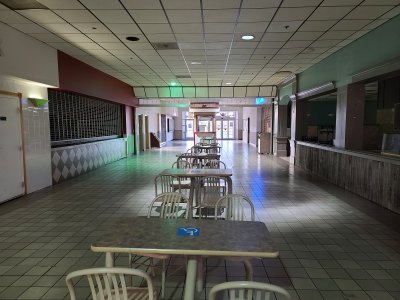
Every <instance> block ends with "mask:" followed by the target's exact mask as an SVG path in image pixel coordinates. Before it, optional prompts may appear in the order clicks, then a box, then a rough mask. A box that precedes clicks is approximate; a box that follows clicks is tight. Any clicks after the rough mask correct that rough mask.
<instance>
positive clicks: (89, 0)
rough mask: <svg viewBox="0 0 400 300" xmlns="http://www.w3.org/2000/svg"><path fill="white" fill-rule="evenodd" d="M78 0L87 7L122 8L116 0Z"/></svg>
mask: <svg viewBox="0 0 400 300" xmlns="http://www.w3.org/2000/svg"><path fill="white" fill-rule="evenodd" d="M68 1H69V0H68ZM68 1H65V2H68ZM79 1H80V2H81V3H82V4H83V5H85V6H86V7H87V8H89V9H122V6H121V4H120V3H119V2H118V0H79Z"/></svg>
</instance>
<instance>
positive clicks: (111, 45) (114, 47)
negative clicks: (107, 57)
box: [99, 43, 126, 50]
mask: <svg viewBox="0 0 400 300" xmlns="http://www.w3.org/2000/svg"><path fill="white" fill-rule="evenodd" d="M99 45H100V46H101V47H103V48H104V49H106V50H121V49H126V46H125V45H124V44H123V43H99Z"/></svg>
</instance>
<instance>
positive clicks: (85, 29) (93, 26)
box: [74, 23, 110, 33]
mask: <svg viewBox="0 0 400 300" xmlns="http://www.w3.org/2000/svg"><path fill="white" fill-rule="evenodd" d="M74 27H76V28H77V29H78V30H79V31H81V32H82V33H110V31H109V30H108V29H107V28H106V27H105V26H104V25H103V24H101V23H74Z"/></svg>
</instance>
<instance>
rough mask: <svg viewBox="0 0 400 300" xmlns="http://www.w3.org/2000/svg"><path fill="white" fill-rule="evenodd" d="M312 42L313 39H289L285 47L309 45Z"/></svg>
mask: <svg viewBox="0 0 400 300" xmlns="http://www.w3.org/2000/svg"><path fill="white" fill-rule="evenodd" d="M311 43H312V41H292V40H290V41H288V42H287V43H286V44H285V48H298V47H307V46H309V45H310V44H311Z"/></svg>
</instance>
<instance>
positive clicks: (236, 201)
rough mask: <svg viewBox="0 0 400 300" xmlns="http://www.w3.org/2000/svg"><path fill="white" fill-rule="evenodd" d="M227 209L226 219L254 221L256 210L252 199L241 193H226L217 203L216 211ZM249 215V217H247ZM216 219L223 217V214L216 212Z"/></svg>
mask: <svg viewBox="0 0 400 300" xmlns="http://www.w3.org/2000/svg"><path fill="white" fill-rule="evenodd" d="M222 208H224V209H225V216H224V218H225V220H227V221H254V220H255V210H254V205H253V202H251V200H250V199H249V198H248V197H246V196H243V195H240V194H229V195H226V196H224V197H222V198H220V199H218V201H217V202H216V203H215V211H217V210H218V209H222ZM247 216H249V217H247ZM214 218H215V220H218V219H221V215H217V214H215V216H214Z"/></svg>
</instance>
